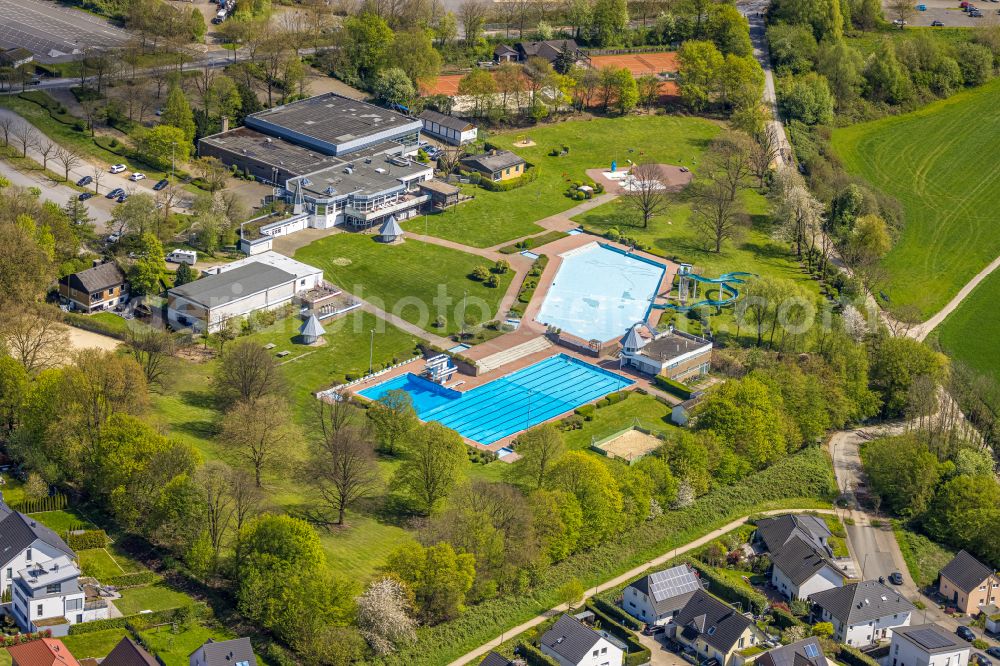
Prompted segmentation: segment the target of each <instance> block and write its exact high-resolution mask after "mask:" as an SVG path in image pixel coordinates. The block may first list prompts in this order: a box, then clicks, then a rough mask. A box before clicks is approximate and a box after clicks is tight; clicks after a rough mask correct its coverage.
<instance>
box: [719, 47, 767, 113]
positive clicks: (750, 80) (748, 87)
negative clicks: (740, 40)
mask: <svg viewBox="0 0 1000 666" xmlns="http://www.w3.org/2000/svg"><path fill="white" fill-rule="evenodd" d="M718 84H719V93H720V94H719V101H720V102H721V103H722V104H723V105H724V106H726V107H727V108H729V109H732V110H733V112H734V114H738V113H747V112H748V110H749V109H754V108H756V107H757V106H759V105H760V99H761V95H763V94H764V70H763V68H761V66H760V63H759V62H757V59H756V58H754V57H753V56H737V55H733V54H732V53H730V54H728V55H726V58H725V60H724V61H723V63H722V68H721V69H720V70H719V81H718Z"/></svg>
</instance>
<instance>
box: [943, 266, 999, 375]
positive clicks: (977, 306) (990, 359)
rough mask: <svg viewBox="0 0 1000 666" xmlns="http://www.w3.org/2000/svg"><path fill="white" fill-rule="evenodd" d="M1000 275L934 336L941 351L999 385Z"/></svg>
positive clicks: (975, 291) (991, 277) (980, 287)
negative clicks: (998, 303) (998, 305)
mask: <svg viewBox="0 0 1000 666" xmlns="http://www.w3.org/2000/svg"><path fill="white" fill-rule="evenodd" d="M997 302H1000V271H994V272H993V273H991V274H990V275H989V277H987V278H986V279H985V280H983V281H982V282H980V283H979V285H978V286H976V288H975V289H973V290H972V293H971V294H969V295H968V296H967V297H966V298H965V300H964V301H962V304H961V305H959V306H958V309H956V310H955V311H954V312H952V313H951V314H950V315H948V318H947V319H945V320H944V322H942V323H941V325H940V326H938V327H937V328H936V329H934V332H933V333H932V334H931V335H933V336H935V337H937V340H938V342H939V343H940V345H941V349H943V350H944V351H945V352H947V353H948V354H949V355H950V356H952V357H953V358H956V359H958V360H959V361H962V362H964V363H965V364H967V365H969V366H970V367H972V368H974V369H976V370H977V371H978V372H980V373H982V374H984V375H989V376H991V377H992V378H993V379H994V380H996V381H998V382H1000V357H998V356H997V353H996V340H997V337H998V336H1000V308H997V306H996V304H997Z"/></svg>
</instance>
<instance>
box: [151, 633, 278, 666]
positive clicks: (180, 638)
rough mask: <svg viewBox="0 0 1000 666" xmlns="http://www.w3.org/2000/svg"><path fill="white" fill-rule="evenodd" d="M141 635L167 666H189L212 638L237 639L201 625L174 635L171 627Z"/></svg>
mask: <svg viewBox="0 0 1000 666" xmlns="http://www.w3.org/2000/svg"><path fill="white" fill-rule="evenodd" d="M139 635H140V636H142V639H143V640H144V641H145V642H146V645H147V646H148V647H149V650H150V652H152V653H153V654H155V655H156V656H157V657H159V658H160V659H162V660H163V663H164V664H166V666H188V663H189V662H188V657H189V656H190V655H191V653H192V652H194V651H195V650H197V649H198V648H199V647H201V646H202V645H204V643H205V641H207V640H208V639H210V638H211V639H214V640H216V641H225V640H229V639H230V638H235V636H234V635H233V634H232V633H231V632H228V631H225V630H222V629H213V628H209V627H206V626H204V625H201V624H195V625H194V626H192V627H190V628H189V629H187V630H185V631H182V632H180V633H174V632H173V631H172V630H171V628H170V626H162V627H157V628H156V629H148V630H146V631H140V632H139ZM259 660H260V657H259V656H258V661H259Z"/></svg>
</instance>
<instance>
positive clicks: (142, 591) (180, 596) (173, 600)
mask: <svg viewBox="0 0 1000 666" xmlns="http://www.w3.org/2000/svg"><path fill="white" fill-rule="evenodd" d="M114 603H115V606H116V607H117V608H118V610H120V611H121V612H122V615H135V614H136V613H138V612H140V611H144V610H151V611H159V610H166V609H168V608H180V607H181V606H190V605H191V604H193V603H194V600H193V599H192V598H191V597H189V596H188V595H186V594H184V593H183V592H178V591H177V590H173V589H171V588H169V587H167V586H166V585H164V584H163V583H157V584H156V585H147V586H146V587H133V588H131V589H128V590H122V598H121V599H116V600H115V602H114Z"/></svg>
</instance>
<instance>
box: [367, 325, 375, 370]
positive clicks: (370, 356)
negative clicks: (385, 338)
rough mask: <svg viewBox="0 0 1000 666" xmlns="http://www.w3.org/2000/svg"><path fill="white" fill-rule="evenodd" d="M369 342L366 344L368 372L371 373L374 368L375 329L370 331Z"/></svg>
mask: <svg viewBox="0 0 1000 666" xmlns="http://www.w3.org/2000/svg"><path fill="white" fill-rule="evenodd" d="M371 333H372V338H371V344H369V346H368V374H369V375H370V374H372V372H373V371H374V369H375V329H374V328H373V329H372V331H371Z"/></svg>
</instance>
